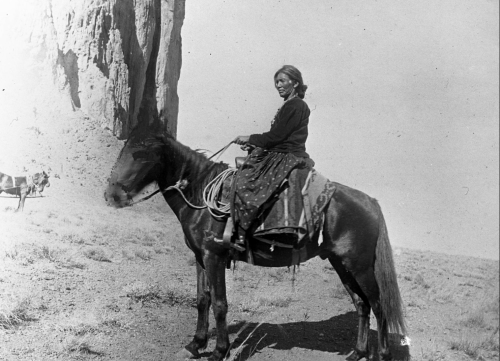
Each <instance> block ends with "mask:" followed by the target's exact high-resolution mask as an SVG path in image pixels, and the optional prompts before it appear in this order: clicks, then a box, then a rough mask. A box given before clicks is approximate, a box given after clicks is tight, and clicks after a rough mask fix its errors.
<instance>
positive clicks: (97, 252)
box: [83, 247, 111, 262]
mask: <svg viewBox="0 0 500 361" xmlns="http://www.w3.org/2000/svg"><path fill="white" fill-rule="evenodd" d="M83 254H84V255H85V257H87V258H90V259H92V260H94V261H98V262H111V259H110V258H108V256H106V253H105V252H104V251H103V250H102V249H101V248H95V247H94V248H90V249H87V250H85V251H84V252H83Z"/></svg>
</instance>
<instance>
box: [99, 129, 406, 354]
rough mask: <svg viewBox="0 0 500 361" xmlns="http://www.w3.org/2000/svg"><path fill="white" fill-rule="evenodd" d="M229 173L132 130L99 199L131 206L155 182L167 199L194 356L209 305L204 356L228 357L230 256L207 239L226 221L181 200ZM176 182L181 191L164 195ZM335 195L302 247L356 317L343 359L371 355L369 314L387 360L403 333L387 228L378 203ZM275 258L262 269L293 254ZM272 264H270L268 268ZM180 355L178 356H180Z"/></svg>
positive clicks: (341, 190)
mask: <svg viewBox="0 0 500 361" xmlns="http://www.w3.org/2000/svg"><path fill="white" fill-rule="evenodd" d="M226 168H227V165H225V164H222V163H214V162H212V161H210V160H208V159H207V158H206V157H205V156H204V155H202V154H200V153H198V152H195V151H193V150H191V149H189V148H188V147H186V146H184V145H182V144H180V143H179V142H177V141H176V140H175V139H173V138H172V137H170V136H162V137H158V136H154V135H152V134H150V133H148V132H147V131H139V130H135V131H134V132H132V135H131V137H130V138H129V139H128V141H127V142H126V143H125V146H124V147H123V149H122V150H121V152H120V155H119V157H118V160H117V162H116V164H115V166H114V167H113V170H112V173H111V177H110V179H109V184H108V187H107V189H106V191H105V198H106V200H107V202H108V204H109V205H112V206H114V207H124V206H127V205H131V204H132V203H133V202H134V201H135V199H134V197H136V196H137V195H138V194H139V192H140V191H141V190H142V189H143V188H144V187H145V186H147V185H148V184H150V183H152V182H156V183H157V184H158V186H159V188H160V189H161V190H163V195H164V197H165V200H166V201H167V203H168V204H169V206H170V207H171V208H172V210H173V212H174V213H175V215H176V216H177V218H178V219H179V222H180V223H181V225H182V229H183V231H184V235H185V238H186V243H187V245H188V247H189V248H190V249H191V250H192V251H193V252H194V254H195V256H196V260H197V281H198V286H197V291H198V296H197V307H198V324H197V327H196V334H195V336H194V338H193V340H192V341H191V342H190V343H189V344H188V345H187V346H186V347H185V350H184V351H183V352H184V354H185V355H187V356H189V357H199V352H198V351H199V350H200V349H203V348H205V347H206V345H207V338H208V318H209V309H210V306H212V308H213V312H214V316H215V320H216V329H217V342H216V347H215V349H214V351H213V353H212V355H211V357H210V360H212V361H220V360H223V359H224V357H225V356H226V354H228V352H229V347H230V344H229V337H228V328H227V322H226V314H227V310H228V304H227V300H226V281H225V269H226V265H227V264H228V261H229V259H230V257H231V252H232V251H230V250H228V249H226V248H224V247H223V246H221V245H220V244H219V243H217V242H215V241H213V238H210V237H207V234H212V235H216V236H217V237H219V238H222V233H223V231H224V225H225V222H223V221H220V220H218V219H216V218H214V217H213V216H212V215H211V214H210V213H209V211H208V210H207V209H194V208H192V207H191V206H190V205H188V204H187V203H186V200H188V201H189V202H190V203H192V204H195V205H201V204H202V196H201V194H202V190H203V188H204V187H205V185H206V184H207V183H208V182H209V181H210V180H212V179H213V178H214V177H215V176H216V175H217V174H219V173H220V172H222V171H223V170H224V169H226ZM180 180H182V181H183V183H184V186H185V187H184V189H183V191H182V192H183V194H184V196H185V199H184V198H183V196H182V194H181V193H180V192H178V191H175V190H166V189H167V188H168V187H170V186H172V185H174V184H175V183H177V182H178V181H180ZM336 186H337V190H336V192H335V194H334V196H333V198H332V200H331V201H330V203H329V205H328V206H327V208H326V210H325V222H324V227H323V242H322V243H321V245H318V242H317V237H316V238H315V240H313V241H312V242H308V245H307V255H308V258H312V257H315V256H319V257H321V258H322V259H328V260H329V261H330V263H331V264H332V266H333V267H334V268H335V270H336V271H337V273H338V274H339V276H340V279H341V280H342V282H343V284H344V286H345V288H346V289H347V291H348V292H349V294H350V295H351V298H352V300H353V302H354V306H355V307H356V309H357V311H358V315H359V330H358V341H357V344H356V347H355V349H354V352H353V353H351V355H350V356H348V358H347V359H348V360H359V359H361V358H363V357H368V356H369V351H368V332H369V321H370V310H372V311H373V313H374V314H375V316H376V318H377V326H378V351H379V355H380V358H381V360H391V359H392V356H391V353H390V351H389V341H388V332H397V333H399V334H400V335H405V334H406V327H405V322H404V318H403V312H402V301H401V296H400V293H399V289H398V284H397V279H396V272H395V269H394V262H393V257H392V250H391V246H390V244H389V238H388V235H387V229H386V224H385V221H384V217H383V216H382V212H381V209H380V207H379V205H378V203H377V201H376V200H375V199H373V198H370V197H369V196H367V195H366V194H364V193H362V192H360V191H357V190H355V189H352V188H349V187H346V186H343V185H341V184H336ZM273 254H275V258H274V259H273V261H268V262H266V264H262V263H260V264H259V262H258V260H257V259H256V261H255V264H256V265H264V266H267V267H281V266H287V265H290V264H292V260H291V255H290V254H286V253H279V252H278V251H277V250H275V252H273ZM273 262H274V263H273ZM181 353H182V352H181Z"/></svg>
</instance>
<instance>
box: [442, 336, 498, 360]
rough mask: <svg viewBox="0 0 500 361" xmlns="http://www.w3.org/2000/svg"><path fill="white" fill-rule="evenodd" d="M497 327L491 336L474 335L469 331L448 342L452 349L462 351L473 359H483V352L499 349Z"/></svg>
mask: <svg viewBox="0 0 500 361" xmlns="http://www.w3.org/2000/svg"><path fill="white" fill-rule="evenodd" d="M498 345H499V343H498V329H497V330H496V331H495V332H494V333H493V334H492V335H491V336H474V334H471V333H469V334H468V335H467V336H464V335H462V336H461V337H460V338H459V339H458V340H453V341H451V342H450V343H449V346H450V348H451V349H452V350H457V351H462V352H463V353H465V354H466V355H467V356H469V357H471V358H473V359H484V354H485V352H488V351H495V352H498V350H499V346H498Z"/></svg>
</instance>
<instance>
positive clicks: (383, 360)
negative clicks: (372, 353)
mask: <svg viewBox="0 0 500 361" xmlns="http://www.w3.org/2000/svg"><path fill="white" fill-rule="evenodd" d="M379 357H380V361H393V360H394V358H393V357H392V355H391V354H390V353H387V354H383V355H382V354H380V355H379Z"/></svg>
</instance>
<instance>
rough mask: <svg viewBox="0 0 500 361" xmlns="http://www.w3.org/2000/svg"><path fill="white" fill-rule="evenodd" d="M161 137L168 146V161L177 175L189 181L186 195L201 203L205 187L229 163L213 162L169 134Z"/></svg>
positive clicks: (166, 151) (166, 150)
mask: <svg viewBox="0 0 500 361" xmlns="http://www.w3.org/2000/svg"><path fill="white" fill-rule="evenodd" d="M160 139H161V140H162V141H163V143H164V144H165V146H166V149H165V153H166V154H165V155H166V156H167V158H168V162H169V163H170V162H172V164H171V165H170V166H173V167H174V168H175V169H176V177H178V179H179V180H180V179H185V180H187V181H188V185H187V187H186V188H185V190H184V193H185V195H186V196H187V197H188V199H191V200H193V201H194V202H196V204H201V202H202V201H203V196H202V195H203V190H204V189H205V187H206V186H207V185H208V183H210V181H212V180H213V179H214V178H215V177H216V176H217V175H218V174H219V173H220V172H222V171H223V170H225V169H227V167H228V165H227V164H225V163H222V162H219V163H215V162H212V161H211V160H209V159H207V157H206V156H205V154H203V153H201V152H199V151H195V150H193V149H191V148H189V147H187V146H185V145H183V144H182V143H180V142H179V141H177V140H176V139H174V137H172V136H171V135H169V134H167V135H164V136H162V137H161V138H160Z"/></svg>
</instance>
